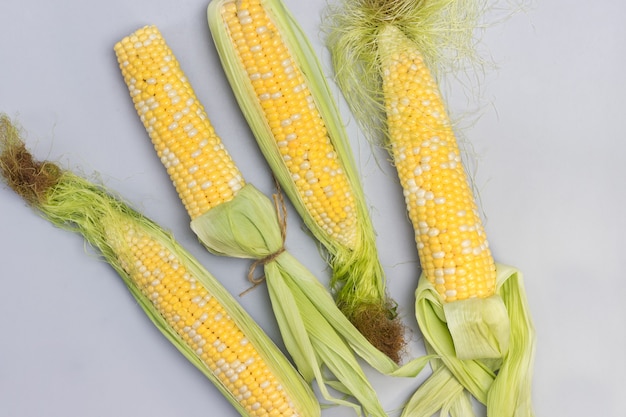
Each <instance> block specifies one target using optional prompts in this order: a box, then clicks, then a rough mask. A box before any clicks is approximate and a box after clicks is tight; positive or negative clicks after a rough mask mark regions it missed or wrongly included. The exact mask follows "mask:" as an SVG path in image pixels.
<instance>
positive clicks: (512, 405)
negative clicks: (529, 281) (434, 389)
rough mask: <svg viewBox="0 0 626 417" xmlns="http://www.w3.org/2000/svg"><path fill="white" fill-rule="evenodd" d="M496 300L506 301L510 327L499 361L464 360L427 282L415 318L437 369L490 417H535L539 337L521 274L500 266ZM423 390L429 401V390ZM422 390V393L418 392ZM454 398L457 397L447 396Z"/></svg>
mask: <svg viewBox="0 0 626 417" xmlns="http://www.w3.org/2000/svg"><path fill="white" fill-rule="evenodd" d="M497 269H498V278H497V294H498V295H499V296H500V297H501V299H502V302H503V304H504V306H505V307H506V312H507V315H508V321H509V325H510V340H509V348H508V350H507V351H506V352H505V353H504V354H503V355H502V356H501V357H500V358H499V359H498V360H489V359H483V360H481V359H473V360H462V359H459V358H458V357H457V355H456V351H455V344H454V342H453V339H452V336H451V334H450V331H449V329H448V325H447V323H446V318H445V317H446V316H445V313H444V306H443V303H442V302H441V300H440V298H439V296H438V294H437V292H436V290H435V289H434V287H433V286H432V284H430V282H428V280H427V279H425V278H424V277H422V278H420V284H419V286H418V289H417V291H416V314H417V319H418V323H419V325H420V329H421V330H422V333H423V335H424V339H425V341H426V342H427V344H428V347H429V350H431V351H432V352H434V353H435V354H437V356H438V359H437V362H438V365H437V366H443V367H445V368H447V369H448V370H449V371H450V373H451V374H452V375H454V377H455V378H456V379H457V380H458V381H459V383H461V384H462V385H463V386H464V387H465V389H467V390H468V391H469V392H470V393H471V394H472V395H473V396H474V397H475V398H476V399H478V400H479V401H480V402H482V403H483V404H485V405H486V406H487V413H488V415H489V416H497V417H509V416H510V417H513V416H515V417H531V416H533V415H534V413H533V410H532V405H531V388H530V387H531V380H532V363H533V358H534V348H535V333H534V328H533V325H532V321H531V318H530V313H529V310H528V304H527V301H526V294H525V290H524V287H523V281H522V274H521V272H519V271H518V270H517V269H515V268H513V267H510V266H505V265H502V264H498V265H497ZM422 389H424V391H426V392H425V393H424V392H423V393H421V394H420V395H427V394H428V393H429V388H428V387H426V388H424V386H423V387H420V389H419V390H422ZM419 390H418V391H419ZM448 393H449V395H450V397H454V396H455V395H456V391H452V390H450V391H448Z"/></svg>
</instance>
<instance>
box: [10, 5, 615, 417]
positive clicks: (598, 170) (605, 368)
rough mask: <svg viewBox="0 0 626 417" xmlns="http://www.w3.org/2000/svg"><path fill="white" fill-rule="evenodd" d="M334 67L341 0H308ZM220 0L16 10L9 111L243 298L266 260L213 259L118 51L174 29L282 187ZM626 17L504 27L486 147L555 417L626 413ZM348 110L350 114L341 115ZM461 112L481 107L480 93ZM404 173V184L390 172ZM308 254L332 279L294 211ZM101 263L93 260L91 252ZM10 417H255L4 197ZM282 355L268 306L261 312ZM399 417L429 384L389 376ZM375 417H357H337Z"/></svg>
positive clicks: (197, 83) (482, 154)
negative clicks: (248, 116) (218, 25)
mask: <svg viewBox="0 0 626 417" xmlns="http://www.w3.org/2000/svg"><path fill="white" fill-rule="evenodd" d="M286 4H287V6H288V7H289V8H290V9H291V10H292V11H293V12H294V14H295V15H296V17H297V18H298V19H299V21H300V22H301V23H302V26H303V27H304V29H305V31H306V32H307V33H308V34H309V36H310V38H311V40H312V42H313V43H314V45H315V47H316V49H317V50H318V51H319V52H320V54H322V56H323V57H324V62H325V70H326V71H327V72H329V68H330V67H329V65H328V64H327V62H328V61H327V60H326V55H325V53H326V52H325V50H324V48H323V45H322V43H321V41H320V38H319V31H318V25H319V13H320V11H321V10H322V8H323V7H324V5H325V2H324V1H321V0H316V1H308V2H304V1H297V0H287V1H286ZM206 5H207V3H206V1H197V0H184V1H176V2H172V1H163V0H158V1H133V2H129V1H121V0H108V1H102V2H89V1H78V0H66V1H64V2H47V1H29V0H20V1H17V0H5V1H3V3H2V7H1V8H0V34H1V36H0V112H5V113H7V114H8V115H9V116H11V117H15V118H16V119H17V120H18V121H19V122H20V124H21V125H22V126H23V127H24V129H25V130H26V131H27V137H26V139H27V145H28V146H29V147H30V148H31V149H32V150H33V151H34V153H35V154H36V156H38V157H39V158H50V159H52V160H55V161H60V162H61V164H62V165H63V166H64V167H67V168H71V169H74V170H76V171H78V172H81V173H84V174H85V175H87V176H90V177H92V178H98V179H99V180H101V181H103V182H104V183H105V184H106V185H107V186H109V187H110V188H111V189H113V190H115V191H116V192H118V193H119V194H120V195H122V196H123V197H124V198H125V199H127V200H129V201H130V202H131V203H132V204H133V205H134V206H135V207H137V208H139V209H140V210H142V211H143V212H145V213H146V214H147V215H148V216H149V217H151V218H153V219H154V220H156V221H158V222H159V223H161V224H162V225H163V226H165V227H166V228H169V229H171V230H172V231H173V232H174V234H175V235H176V237H177V238H178V239H179V240H180V241H181V242H182V243H183V244H184V245H185V246H186V247H187V248H188V249H189V250H190V251H191V252H192V253H194V254H195V255H197V256H198V258H199V259H200V261H201V262H202V263H203V264H204V265H205V266H206V267H207V268H208V269H209V270H210V271H211V272H212V273H213V274H214V275H215V276H216V277H218V279H220V280H221V281H222V282H223V283H224V285H225V286H226V287H227V288H228V289H229V290H230V291H231V292H233V293H235V294H237V293H240V292H241V291H243V290H245V289H246V288H247V287H248V284H247V282H246V281H245V274H246V271H247V268H248V262H246V261H241V260H232V259H226V258H217V257H215V256H212V255H210V254H208V253H207V252H206V251H204V249H203V248H202V247H200V245H199V244H198V243H197V242H196V239H195V238H194V236H193V234H192V232H191V230H190V229H189V228H188V218H187V216H186V213H185V212H184V209H183V207H182V205H181V204H180V203H179V201H178V198H177V196H176V194H175V192H174V189H173V187H172V185H171V184H170V182H169V179H168V178H167V174H166V173H165V170H164V169H163V167H162V166H161V164H160V161H159V160H158V158H157V157H156V155H155V153H154V152H153V150H152V145H151V144H150V141H149V139H148V137H147V135H146V133H145V130H144V128H143V126H142V125H141V124H140V122H139V119H138V118H137V115H136V113H135V111H134V109H133V107H132V103H131V101H130V98H129V97H128V92H127V90H126V87H125V85H124V83H123V81H122V78H121V75H120V73H119V70H118V68H117V64H116V60H115V56H114V53H113V49H112V48H113V44H114V43H115V42H116V41H118V40H119V39H121V38H122V37H123V36H125V35H127V34H129V33H131V32H133V31H134V30H136V29H138V28H139V27H141V26H143V25H145V24H156V25H157V26H158V27H159V28H160V29H161V31H162V33H163V35H164V37H165V38H166V40H167V41H168V43H169V45H170V47H171V48H172V49H173V50H174V53H175V54H176V55H177V57H178V59H179V60H180V62H181V65H182V67H183V70H184V71H185V72H186V73H187V76H188V78H189V79H190V80H191V82H192V85H193V86H194V88H195V90H196V93H197V95H198V97H199V98H200V100H201V101H202V102H203V103H204V104H205V106H206V109H207V112H208V114H209V116H210V117H211V118H212V119H213V122H214V125H215V128H216V130H217V131H218V132H219V133H220V135H221V136H222V138H223V140H224V143H225V145H226V146H227V147H228V149H229V150H230V152H231V154H232V156H233V158H234V159H235V161H236V162H237V164H238V165H239V166H240V167H241V169H242V171H243V173H244V176H245V177H246V178H247V179H248V180H249V181H250V182H253V183H254V184H255V185H257V186H258V187H259V188H260V189H261V190H263V191H264V192H266V193H268V194H269V193H271V192H272V190H273V189H272V180H271V178H270V176H269V172H268V169H267V167H266V165H265V162H264V161H263V159H262V158H261V156H260V153H259V152H258V149H257V147H256V144H255V143H254V140H253V138H252V136H251V134H250V132H249V131H248V129H247V127H246V125H245V122H244V119H243V118H242V116H241V114H240V112H239V110H238V108H237V106H236V103H235V101H234V99H233V97H232V94H231V92H230V89H229V86H228V84H227V82H226V80H225V77H224V75H223V72H222V70H221V68H220V65H219V61H218V59H217V55H216V52H215V50H214V47H213V45H212V41H211V38H210V34H209V31H208V28H207V25H206V18H205V9H206ZM625 15H626V4H625V3H623V2H620V1H617V0H601V1H597V2H594V3H589V2H580V1H579V2H542V3H540V4H536V5H535V7H534V8H532V9H531V10H530V11H529V12H527V13H521V14H517V15H515V16H513V17H512V18H511V19H509V20H507V21H506V22H504V23H502V24H500V25H498V26H496V27H493V28H491V29H489V30H488V31H487V32H486V35H485V39H484V42H483V46H484V48H486V50H487V51H488V52H489V53H491V54H492V55H493V58H494V60H495V61H496V62H497V63H498V65H499V68H498V69H497V70H495V71H490V72H489V73H488V74H487V77H486V79H485V80H484V82H483V84H482V85H483V87H484V90H483V91H482V92H481V93H480V97H481V98H482V99H483V104H484V106H483V107H482V110H481V115H482V117H480V118H479V119H478V120H477V121H476V123H475V124H474V125H473V126H471V128H468V129H467V130H466V131H465V134H466V136H467V140H468V141H469V142H470V143H471V144H472V146H473V154H472V155H473V156H472V157H471V158H470V159H471V160H473V161H474V164H475V165H476V166H477V167H478V170H477V171H476V174H475V183H476V187H477V189H478V190H479V191H480V198H481V204H482V209H483V210H484V212H485V213H487V214H488V216H487V217H488V218H487V223H486V227H487V232H488V235H489V240H490V243H491V247H492V248H493V251H494V254H495V256H496V258H497V259H498V260H499V261H501V262H504V263H509V264H513V265H516V266H518V267H519V268H520V269H522V270H523V271H524V273H525V278H526V287H527V292H528V297H529V303H530V306H531V311H532V313H533V316H534V320H535V324H536V328H537V337H538V345H537V357H536V365H535V378H534V403H535V408H536V414H537V416H555V415H560V416H581V417H582V416H587V415H602V416H614V417H620V416H624V415H625V413H626V402H625V396H624V394H623V389H624V387H626V376H625V375H626V359H625V355H624V352H625V351H626V330H625V328H626V327H625V321H626V303H625V302H624V300H625V298H626V283H625V282H626V281H624V277H623V270H624V269H625V267H626V261H625V260H624V249H623V248H624V235H625V233H626V224H625V220H624V219H625V216H624V215H623V210H624V206H625V205H626V190H625V187H624V184H623V183H624V179H626V164H624V163H623V158H624V155H625V154H626V142H625V141H624V129H623V123H622V122H621V120H622V119H623V113H624V110H625V109H626V106H625V105H624V97H626V83H625V82H624V76H623V73H624V65H625V64H626V29H625V26H624V24H623V17H624V16H625ZM340 103H341V102H340ZM451 103H452V104H453V108H454V109H463V104H464V100H463V98H462V97H461V95H459V96H458V97H453V98H451ZM341 106H342V107H341V108H342V111H343V115H344V118H345V120H346V122H348V128H349V130H350V132H351V137H352V140H353V143H354V149H355V152H356V154H357V159H358V161H359V163H360V168H361V170H362V174H363V181H364V184H365V187H366V192H367V196H368V200H369V203H370V204H371V205H372V216H373V219H374V222H375V225H376V228H377V230H378V233H379V242H380V245H379V246H380V253H381V258H382V260H383V263H384V265H385V268H386V270H387V273H388V276H389V288H390V291H391V294H392V296H393V297H394V298H395V299H396V300H397V301H398V302H399V304H400V313H401V314H402V315H403V317H404V319H405V322H406V323H407V324H408V325H409V326H411V327H412V329H413V331H414V337H413V341H412V344H411V352H410V353H411V355H417V354H421V353H422V348H421V344H420V341H419V336H418V333H417V330H416V328H415V324H414V315H413V313H414V312H413V307H412V303H413V291H414V289H415V286H416V284H417V276H418V264H417V262H416V259H417V255H416V253H415V245H414V242H413V235H412V231H411V227H410V225H409V223H408V222H407V219H406V216H405V214H404V202H403V199H402V196H401V191H400V189H399V187H398V185H397V180H396V178H395V173H394V172H393V170H391V169H390V168H389V166H388V165H387V164H386V158H385V156H384V155H383V154H382V153H380V152H378V153H377V158H379V162H380V164H379V165H377V163H376V160H375V158H374V157H373V156H372V153H371V149H370V147H369V146H368V145H366V144H365V142H364V141H363V138H362V136H361V135H360V134H359V133H358V131H357V129H356V127H355V124H354V122H353V121H352V120H351V118H350V116H349V114H348V112H347V111H346V108H345V106H343V103H341ZM381 168H382V169H381ZM289 210H290V212H289V231H288V240H287V244H288V247H289V249H290V250H291V252H292V253H293V254H294V255H296V256H297V257H298V258H300V259H301V260H302V261H303V262H304V263H305V264H307V265H308V266H310V267H311V269H312V270H313V271H314V272H315V273H316V274H317V275H318V276H319V277H320V279H321V280H324V281H325V280H326V279H327V270H325V268H324V265H323V263H322V261H321V260H320V258H319V255H318V252H317V250H316V248H315V246H314V244H313V243H312V242H311V240H310V239H309V238H308V236H307V235H306V234H305V233H303V232H302V230H301V229H300V224H299V222H298V220H296V219H297V217H296V215H295V213H294V212H293V210H291V207H289ZM86 252H87V253H86ZM0 282H1V285H0V330H1V335H0V416H2V417H34V416H78V415H84V416H111V415H116V416H121V417H122V416H128V417H130V416H132V417H142V416H150V417H160V416H185V415H207V416H224V417H226V416H236V415H237V413H236V412H235V411H234V409H232V408H231V407H230V405H229V404H228V403H227V402H226V401H225V400H224V399H223V398H222V397H221V395H220V394H219V392H218V391H217V390H216V389H215V388H214V387H213V386H212V385H211V384H210V382H208V381H207V380H206V379H205V378H204V377H203V376H202V375H201V374H200V373H199V372H198V371H197V370H196V369H195V368H193V367H192V366H191V365H190V364H188V363H187V362H186V360H185V359H184V358H183V357H182V355H180V354H179V353H178V352H177V351H176V350H175V349H174V348H173V347H172V346H170V344H169V343H168V342H167V341H166V340H165V339H164V338H163V337H162V336H161V335H160V334H159V333H158V331H157V330H156V329H155V328H154V327H153V326H152V325H151V324H150V323H149V321H148V319H147V318H146V317H145V316H144V315H143V313H142V312H141V310H140V309H139V307H138V306H137V305H136V303H135V302H134V300H133V299H132V297H131V296H130V294H129V293H128V291H127V290H126V289H125V287H124V286H123V284H122V282H121V280H120V279H119V278H118V277H117V275H116V274H115V272H114V271H113V270H112V269H111V268H109V267H108V266H107V265H106V264H105V263H103V262H101V261H98V260H96V257H95V256H94V255H93V254H92V252H91V251H90V250H89V249H86V248H85V245H84V243H83V240H82V238H81V237H80V236H78V235H73V234H70V233H67V232H65V231H61V230H58V229H55V228H54V227H52V226H51V225H50V224H48V223H47V222H46V221H44V220H42V219H41V218H40V217H38V216H37V215H36V214H34V213H33V212H32V211H31V210H29V209H28V208H27V207H26V206H25V204H24V203H23V202H22V201H21V200H20V199H19V198H18V197H17V196H16V195H14V194H13V193H12V192H10V191H9V190H8V189H7V188H6V187H4V186H2V187H0ZM240 301H241V303H242V305H243V306H244V307H245V308H246V309H247V310H248V311H249V312H250V313H251V314H252V315H253V316H254V317H255V318H256V319H257V320H258V322H259V323H260V324H261V325H262V326H263V328H264V329H266V330H267V332H268V333H269V334H270V336H271V337H272V338H273V339H274V340H276V341H279V335H278V332H277V329H276V326H275V323H274V321H273V316H272V313H271V310H270V307H269V304H268V298H267V294H266V291H265V289H264V288H261V289H257V290H256V291H253V292H251V293H249V294H247V295H246V296H245V297H243V298H241V299H240ZM368 374H369V375H371V377H372V381H373V384H374V385H375V386H376V388H377V389H378V391H379V393H380V396H381V399H382V401H383V403H384V405H385V406H386V407H387V408H388V409H389V410H390V415H397V414H398V410H397V407H398V406H399V405H400V404H401V403H402V402H403V401H404V400H405V399H406V398H407V396H408V395H409V393H410V392H411V391H412V389H414V388H415V385H416V382H417V381H411V380H405V379H401V380H392V379H391V378H384V377H381V376H379V375H377V374H376V373H375V372H369V371H368ZM351 415H353V413H352V411H350V410H348V409H343V408H336V409H330V410H325V411H324V412H323V416H324V417H339V416H341V417H343V416H351Z"/></svg>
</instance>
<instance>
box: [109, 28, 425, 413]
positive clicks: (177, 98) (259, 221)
mask: <svg viewBox="0 0 626 417" xmlns="http://www.w3.org/2000/svg"><path fill="white" fill-rule="evenodd" d="M115 52H116V54H117V57H118V62H119V64H120V69H121V72H122V75H123V77H124V80H125V82H126V84H127V86H128V89H129V92H130V95H131V98H132V100H133V103H134V105H135V108H136V110H137V112H138V114H139V116H140V119H141V121H142V122H143V124H144V126H145V128H146V130H147V132H148V134H149V136H150V138H151V140H152V142H153V145H154V148H155V150H156V151H157V154H158V156H159V157H160V159H161V161H162V163H163V165H164V166H165V168H166V169H167V171H168V173H169V175H170V178H171V180H172V182H173V184H174V186H175V187H176V190H177V192H178V194H179V196H180V199H181V201H182V202H183V203H184V205H185V207H186V209H187V212H188V214H189V216H190V217H191V219H192V221H191V228H192V229H193V231H194V232H195V233H196V234H197V236H198V238H199V239H200V241H201V242H202V243H203V244H204V245H205V246H206V247H207V248H208V249H209V250H210V251H211V252H213V253H215V254H218V255H225V256H233V257H239V258H251V259H254V260H255V263H258V264H259V266H262V267H263V269H264V277H265V282H266V283H267V286H268V291H269V294H270V297H271V301H272V307H273V309H274V313H275V317H276V319H277V321H278V324H279V327H280V330H281V335H282V338H283V340H284V342H285V346H286V348H287V350H288V351H289V353H290V355H291V357H292V359H293V360H294V362H295V364H296V366H297V368H298V369H299V371H300V372H301V373H302V374H303V376H304V377H305V379H306V380H307V381H312V380H314V379H315V380H316V381H317V382H318V386H319V388H320V391H321V393H322V394H323V396H324V398H325V399H327V400H329V401H332V402H334V403H337V404H342V405H348V406H350V407H354V408H358V407H359V406H361V407H363V409H364V411H365V412H366V413H367V414H371V415H379V416H382V415H384V411H383V410H382V407H381V405H380V403H379V401H378V398H377V396H376V393H375V391H374V390H373V388H372V387H371V385H370V383H369V382H368V381H367V379H366V377H365V375H364V373H363V371H362V370H361V367H360V365H359V363H358V362H357V360H356V357H355V353H356V354H357V355H358V356H360V357H361V358H363V359H364V360H366V361H367V362H368V363H370V364H371V365H372V366H373V367H375V368H376V369H378V370H380V371H381V372H384V373H386V374H394V375H399V376H412V375H416V374H417V373H419V371H420V370H421V368H422V367H423V366H424V364H425V363H426V361H425V359H418V360H416V361H414V362H412V363H410V364H409V365H405V366H404V367H403V368H401V369H400V368H398V366H397V365H396V364H395V363H394V362H393V361H392V360H390V359H389V358H388V357H387V356H385V355H384V354H383V353H381V352H380V351H379V350H377V349H376V348H374V347H373V346H372V345H371V344H370V343H369V342H368V341H367V340H366V339H365V338H364V337H363V336H362V335H361V334H360V333H359V332H358V331H357V330H356V329H355V328H354V326H353V325H352V324H351V323H350V322H349V321H348V320H347V319H346V318H345V317H344V316H343V314H342V313H341V312H340V311H339V309H338V308H337V306H336V305H335V303H334V301H333V300H332V298H331V296H330V294H329V293H328V290H327V289H326V288H325V287H324V286H322V285H321V284H320V283H319V282H318V281H317V279H315V277H314V276H313V275H312V274H311V273H310V272H309V271H308V270H307V269H306V268H304V267H303V266H302V264H301V263H300V262H298V261H297V260H296V259H295V258H294V257H293V256H292V255H291V254H290V253H289V252H288V251H286V249H285V235H284V232H285V225H284V224H283V221H284V219H281V218H279V216H278V215H279V214H280V213H281V204H280V202H279V201H278V202H274V203H273V202H271V201H270V200H269V199H268V198H267V197H266V196H265V195H263V194H262V193H261V192H259V191H258V190H257V189H256V188H255V187H254V186H253V185H252V184H250V183H246V181H245V180H244V178H243V176H242V174H241V172H240V171H239V169H238V167H237V166H236V164H235V163H234V161H233V160H232V158H231V157H230V156H229V154H228V152H227V150H226V148H225V146H224V144H223V143H222V141H221V139H220V137H219V136H218V135H217V134H216V132H215V130H214V129H213V127H212V125H211V122H210V120H209V117H208V116H207V114H206V112H205V110H204V108H203V106H202V104H201V103H200V102H199V100H198V98H197V97H196V95H195V93H194V91H193V88H192V87H191V84H190V82H189V80H187V78H186V77H185V74H184V73H183V71H182V69H181V68H180V64H179V62H178V60H177V59H176V57H175V56H174V54H173V52H172V50H171V49H170V48H169V46H168V45H167V44H166V42H165V40H164V38H163V37H162V35H161V33H160V31H159V30H158V29H157V28H156V27H155V26H147V27H144V28H141V29H139V30H137V31H135V32H134V33H133V34H131V35H130V36H127V37H125V38H124V39H122V40H121V41H120V42H118V43H117V44H116V45H115ZM325 367H326V368H328V371H329V373H330V375H331V376H332V378H335V379H336V382H333V381H332V380H331V378H329V377H328V376H327V375H326V372H323V368H325ZM328 386H331V387H333V388H337V389H339V390H340V391H341V392H343V393H345V394H348V395H350V396H352V397H354V398H355V399H356V400H357V402H358V404H354V403H353V402H352V401H348V400H344V399H341V398H337V397H336V395H332V394H331V393H330V391H329V390H328Z"/></svg>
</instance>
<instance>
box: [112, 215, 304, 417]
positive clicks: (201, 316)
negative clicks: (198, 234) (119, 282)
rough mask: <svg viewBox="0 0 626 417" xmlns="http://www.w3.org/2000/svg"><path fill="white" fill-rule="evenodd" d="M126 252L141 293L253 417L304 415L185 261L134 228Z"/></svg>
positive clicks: (127, 238)
mask: <svg viewBox="0 0 626 417" xmlns="http://www.w3.org/2000/svg"><path fill="white" fill-rule="evenodd" d="M120 247H123V248H125V251H127V252H125V253H127V256H126V257H124V260H123V261H124V265H125V268H126V269H127V271H128V272H129V274H130V277H131V279H132V280H133V281H134V283H135V284H136V285H137V287H138V288H139V289H140V291H141V292H142V293H143V294H144V295H145V296H146V297H148V298H149V299H150V300H151V302H152V303H153V304H154V306H155V307H156V308H157V310H158V311H159V313H160V314H161V315H162V316H163V318H165V320H166V321H167V323H168V324H169V325H170V326H171V327H172V328H173V329H174V330H175V331H176V333H177V334H178V335H179V336H180V337H181V338H182V339H183V340H184V342H185V343H186V344H187V345H188V346H190V347H191V348H192V349H193V350H194V351H195V353H196V355H197V356H198V357H199V358H200V359H201V360H202V362H203V363H204V364H205V365H206V366H207V367H208V368H209V369H210V370H211V372H212V373H213V374H214V375H215V376H216V377H217V378H219V380H220V381H221V382H222V383H223V384H224V386H226V387H227V389H228V390H229V391H230V392H231V393H232V394H233V395H234V397H235V398H236V399H237V400H238V401H239V403H240V404H241V405H242V406H243V407H244V408H245V410H246V411H247V412H248V413H249V415H250V416H255V417H274V416H275V417H295V416H297V415H298V414H297V412H296V411H295V409H294V408H293V405H292V402H291V401H290V399H289V398H288V396H287V393H286V391H285V390H284V389H283V388H282V386H281V385H280V382H279V380H278V379H277V378H276V377H275V376H274V374H273V373H272V372H271V369H270V368H269V367H268V366H267V364H266V363H265V362H264V360H263V359H262V358H261V356H260V355H259V353H258V352H257V351H256V349H255V347H254V345H253V344H252V343H250V342H249V340H248V339H247V338H246V337H245V334H244V333H243V331H242V330H241V329H240V328H239V327H238V326H237V324H236V323H235V322H234V321H233V320H232V319H231V317H230V316H229V315H228V312H227V310H226V309H225V308H224V306H223V305H221V304H220V303H219V301H218V300H217V299H216V298H215V297H213V296H212V295H211V294H210V293H209V292H208V290H207V289H206V288H205V287H204V286H203V285H202V284H201V283H200V282H198V281H197V280H196V279H195V278H194V277H193V275H192V274H191V273H190V272H189V271H188V270H187V269H186V268H185V265H183V263H182V261H180V260H179V259H178V258H177V257H176V256H175V255H174V254H173V253H172V252H171V251H170V250H169V249H168V248H167V247H165V246H164V245H163V244H161V243H160V242H159V241H158V240H155V239H153V238H152V237H151V236H150V235H149V234H147V233H145V232H144V231H143V230H142V229H139V228H137V227H134V226H132V225H129V226H128V227H126V230H125V242H124V243H123V244H122V245H121V246H120Z"/></svg>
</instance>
